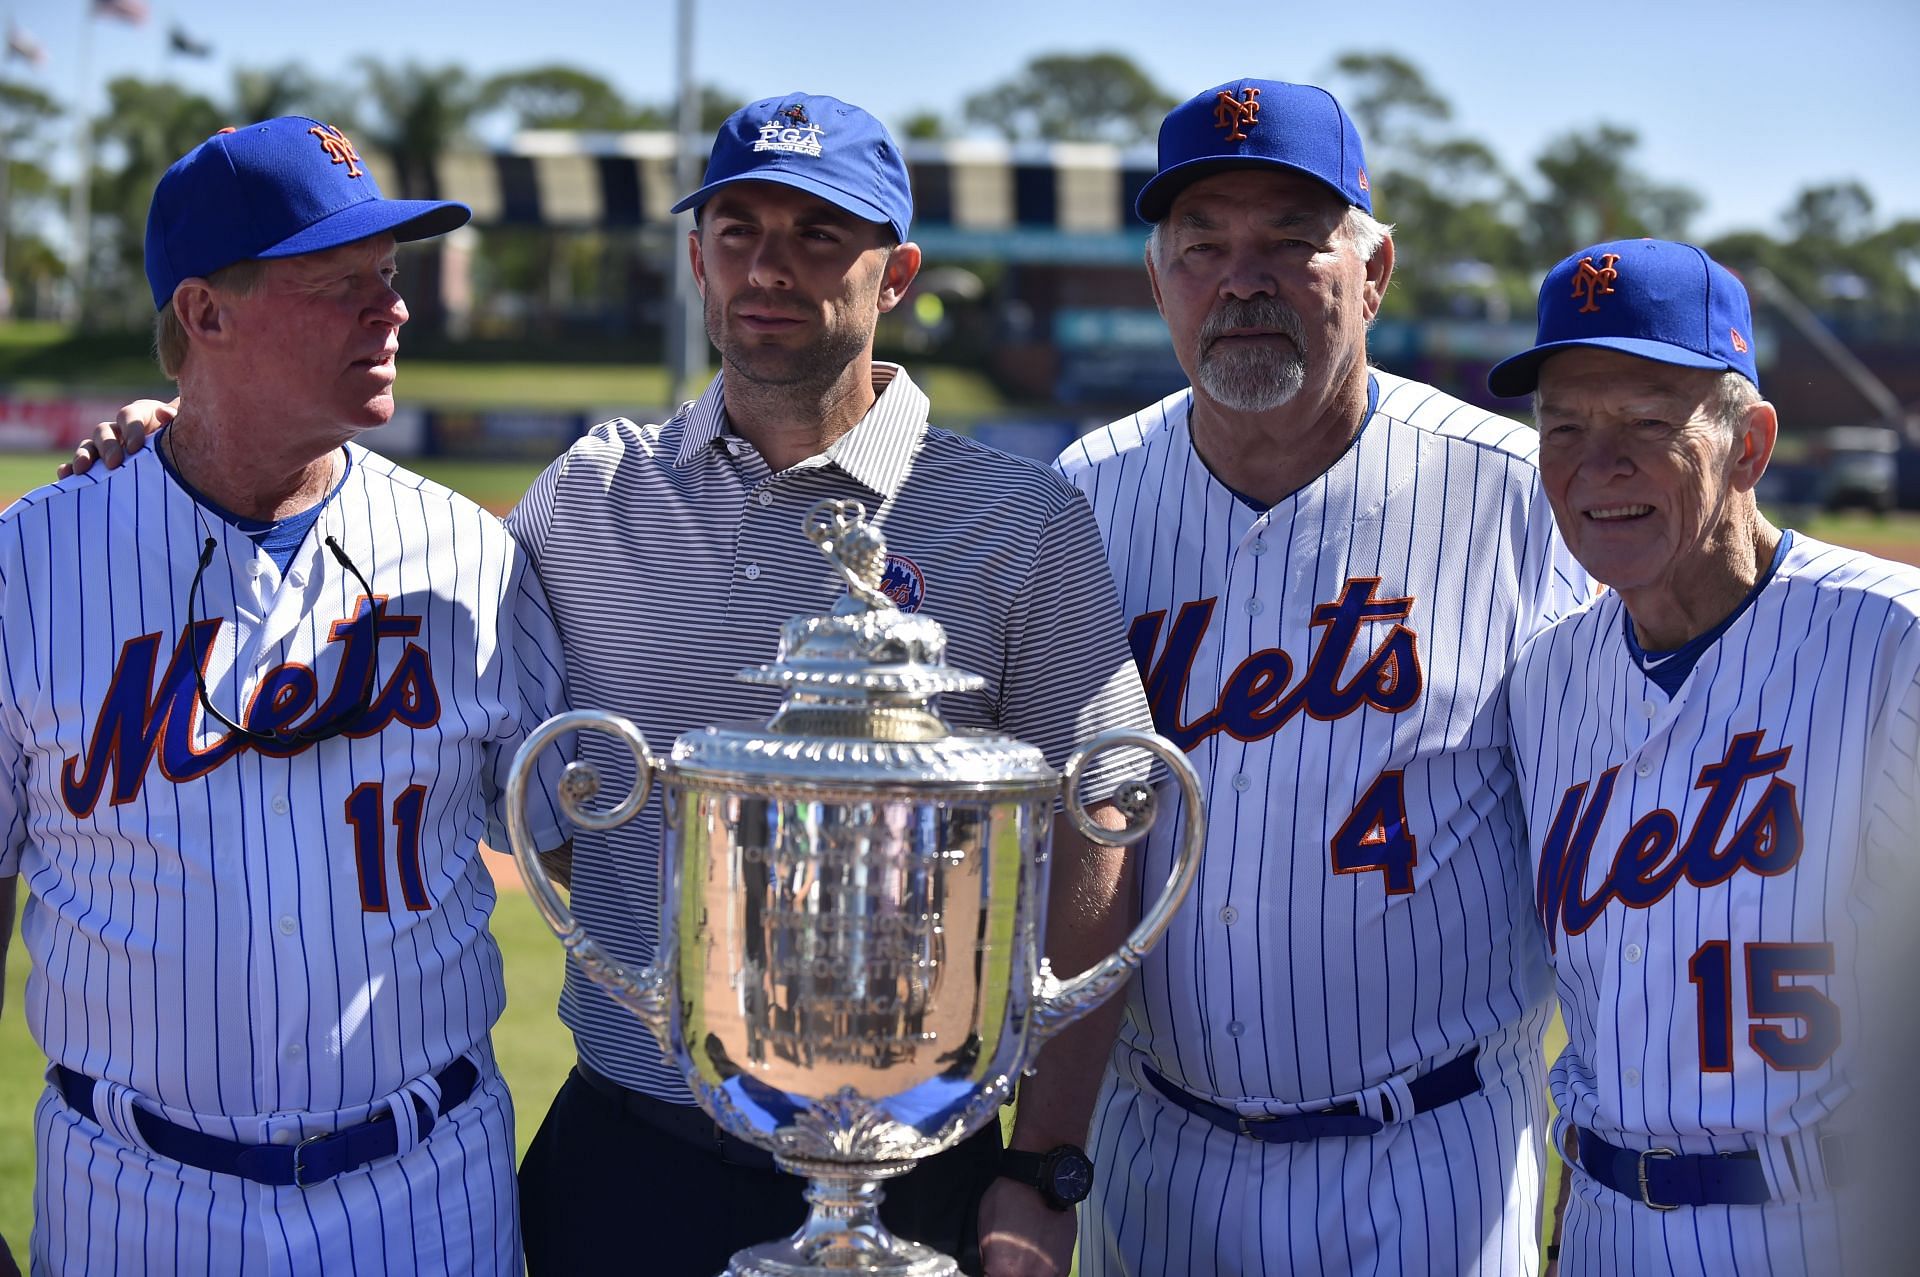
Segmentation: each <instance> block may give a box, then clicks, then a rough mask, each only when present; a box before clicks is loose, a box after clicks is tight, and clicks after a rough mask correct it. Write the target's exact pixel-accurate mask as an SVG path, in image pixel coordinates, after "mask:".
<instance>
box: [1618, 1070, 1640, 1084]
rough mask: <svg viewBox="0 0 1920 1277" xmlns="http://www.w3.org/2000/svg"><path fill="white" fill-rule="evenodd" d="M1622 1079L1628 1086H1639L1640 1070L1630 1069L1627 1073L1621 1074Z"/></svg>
mask: <svg viewBox="0 0 1920 1277" xmlns="http://www.w3.org/2000/svg"><path fill="white" fill-rule="evenodd" d="M1620 1080H1621V1081H1622V1082H1625V1083H1626V1084H1627V1085H1628V1086H1638V1085H1640V1070H1639V1069H1628V1070H1627V1071H1626V1072H1625V1073H1622V1074H1621V1075H1620Z"/></svg>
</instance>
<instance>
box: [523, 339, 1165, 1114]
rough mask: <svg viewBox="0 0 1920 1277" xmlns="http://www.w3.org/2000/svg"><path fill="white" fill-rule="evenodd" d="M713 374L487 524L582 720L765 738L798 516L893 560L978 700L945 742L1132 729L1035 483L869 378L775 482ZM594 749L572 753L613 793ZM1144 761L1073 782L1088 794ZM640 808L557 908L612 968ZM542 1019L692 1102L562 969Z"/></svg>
mask: <svg viewBox="0 0 1920 1277" xmlns="http://www.w3.org/2000/svg"><path fill="white" fill-rule="evenodd" d="M723 381H724V378H723V377H716V378H715V379H714V381H713V384H712V385H710V386H708V387H707V391H706V393H705V394H704V395H702V396H701V397H700V398H699V399H698V400H696V401H694V402H693V403H690V404H688V405H686V406H685V407H683V408H682V409H681V410H680V412H679V414H678V415H676V416H675V417H674V418H673V420H671V421H669V422H667V423H666V424H665V425H635V424H634V423H633V422H630V421H626V420H615V421H610V422H607V423H606V424H604V425H600V426H596V427H595V428H594V429H593V430H592V432H591V433H589V434H588V435H587V436H586V437H585V438H583V439H581V440H580V441H579V442H578V443H576V444H575V445H574V446H573V447H572V448H571V449H569V450H568V451H567V452H566V453H565V454H564V455H563V456H561V457H560V458H559V460H557V461H555V462H554V463H553V465H552V466H550V467H549V468H548V469H547V471H546V473H545V474H543V475H541V477H540V478H539V479H538V480H537V481H536V482H535V483H534V485H533V487H532V488H531V489H529V490H528V492H527V495H526V496H525V498H523V499H522V500H521V502H520V505H519V507H518V508H517V509H516V510H515V511H514V512H513V515H512V516H511V517H510V518H509V520H508V525H509V526H510V527H511V528H512V530H513V533H514V535H515V536H516V537H518V538H519V540H520V542H521V544H522V545H523V546H524V547H525V548H526V550H527V552H528V553H529V555H530V556H531V557H532V560H533V562H534V564H535V566H536V568H537V569H538V571H539V574H540V579H541V582H542V584H543V585H544V586H545V587H546V591H547V597H548V599H549V601H550V603H551V605H552V608H553V618H554V621H555V623H556V624H557V625H558V626H559V629H560V634H561V639H562V643H563V646H564V648H565V651H566V665H567V687H568V693H569V696H570V699H571V701H572V703H573V704H574V705H575V706H576V707H580V708H592V709H603V710H608V711H611V712H613V713H616V714H620V715H623V716H625V717H627V718H629V719H632V720H633V722H634V723H635V724H637V725H638V726H639V728H640V730H641V731H643V732H644V733H646V736H647V740H648V742H649V744H650V745H651V746H652V747H653V749H654V750H655V751H657V752H659V753H663V754H664V753H665V752H666V751H667V750H668V749H669V748H670V747H671V746H672V744H673V741H674V739H675V738H676V737H678V736H679V735H681V734H682V733H683V732H687V731H692V730H695V729H698V728H702V727H706V726H708V725H710V724H714V723H724V722H730V721H741V720H753V721H764V720H765V719H766V718H768V717H769V716H770V715H772V713H773V712H774V710H775V709H776V708H778V704H779V691H778V689H775V688H767V687H752V686H748V685H747V684H744V683H738V682H735V681H734V674H735V673H736V672H737V671H738V670H739V669H741V667H743V666H747V665H755V664H759V663H761V662H763V661H767V660H771V659H772V658H773V656H774V654H775V651H776V649H777V647H778V645H779V637H780V627H781V625H782V623H783V622H785V621H786V620H787V618H788V617H790V616H793V615H796V614H800V613H813V612H824V611H826V610H828V609H829V608H830V607H832V605H833V603H834V601H835V600H836V599H837V598H838V597H839V596H840V595H841V593H842V592H843V587H842V585H841V583H840V581H839V578H838V577H837V576H836V575H835V574H834V572H833V570H832V568H831V566H830V565H829V564H828V563H827V561H826V559H825V558H824V557H823V556H822V555H821V553H820V551H819V550H818V549H816V548H815V547H814V545H813V543H812V542H810V541H809V540H807V538H806V537H805V536H804V535H803V534H802V532H801V524H802V520H803V519H804V517H805V516H806V513H807V511H808V510H810V509H811V508H812V507H813V505H814V503H815V502H817V501H820V500H821V499H823V498H827V497H836V498H849V497H851V498H855V499H857V500H859V501H862V502H864V503H865V505H866V507H867V511H868V517H869V518H870V519H876V518H877V521H878V523H879V525H880V527H881V529H882V531H883V533H884V535H885V537H886V542H887V549H888V551H889V553H890V555H891V556H892V558H893V559H894V562H893V564H892V566H891V570H890V572H889V577H888V582H887V588H888V589H889V591H890V592H891V593H893V594H894V595H895V597H896V599H897V600H898V601H899V602H900V603H901V604H902V606H903V607H906V608H908V609H909V610H923V611H925V612H926V613H927V614H928V615H930V616H933V617H935V618H937V619H938V620H939V621H940V622H941V623H942V624H943V625H944V626H945V627H946V630H947V635H948V642H949V645H948V654H947V656H948V660H949V661H951V662H952V663H953V664H954V665H956V666H958V667H960V668H962V669H965V670H969V671H971V672H973V673H975V674H979V675H981V676H983V677H984V678H985V679H986V686H985V687H983V688H982V689H981V690H979V691H977V692H969V693H963V694H953V695H949V696H947V697H945V698H944V700H943V703H942V704H943V710H944V712H945V714H946V716H947V718H948V720H949V721H950V722H952V723H953V724H954V725H955V726H956V727H967V728H989V729H993V730H997V731H1002V732H1005V733H1008V734H1009V735H1012V736H1015V737H1018V738H1019V739H1021V740H1024V741H1027V742H1029V743H1031V744H1033V745H1035V746H1037V747H1039V748H1040V749H1041V750H1043V751H1044V752H1045V753H1046V756H1047V759H1048V761H1049V762H1050V763H1052V764H1053V766H1055V767H1056V768H1057V767H1059V766H1061V765H1062V763H1063V762H1064V760H1065V758H1066V756H1067V755H1068V754H1069V753H1070V752H1071V751H1072V750H1073V748H1074V747H1075V746H1076V745H1078V744H1080V743H1081V742H1083V741H1085V740H1086V739H1087V738H1088V737H1090V736H1092V735H1093V734H1094V733H1096V732H1100V731H1105V730H1108V729H1110V728H1118V727H1130V728H1139V729H1142V730H1151V727H1152V718H1151V715H1150V714H1149V713H1148V711H1147V704H1146V697H1145V695H1144V693H1143V692H1142V690H1141V687H1140V681H1139V676H1138V674H1137V672H1136V671H1135V668H1134V665H1133V661H1132V658H1131V655H1130V653H1129V650H1128V648H1127V644H1126V638H1125V632H1124V630H1123V628H1122V624H1121V618H1120V606H1119V600H1118V598H1117V596H1116V594H1115V591H1114V587H1113V581H1112V578H1111V577H1110V576H1109V574H1108V571H1107V563H1106V557H1105V554H1104V552H1103V551H1102V549H1101V546H1100V534H1099V531H1098V530H1097V529H1096V528H1095V526H1094V521H1093V515H1092V513H1091V511H1090V510H1089V509H1088V507H1087V504H1086V502H1085V500H1084V499H1083V498H1082V497H1081V495H1080V493H1079V492H1078V491H1077V490H1076V489H1075V488H1073V486H1072V485H1070V484H1068V483H1067V482H1066V481H1065V480H1064V479H1062V478H1060V477H1059V476H1058V475H1056V474H1054V473H1053V472H1051V471H1050V470H1048V469H1046V468H1045V467H1043V466H1041V465H1038V464H1036V463H1034V462H1031V461H1026V460H1023V459H1021V458H1018V457H1012V456H1008V455H1006V454H1005V453H1001V452H996V451H995V450H993V449H991V448H988V447H986V446H984V445H982V444H979V443H976V442H974V441H973V440H971V439H967V438H964V437H963V436H960V435H956V434H953V433H952V432H950V431H946V430H941V429H939V428H937V427H934V426H930V425H928V424H927V407H928V404H927V397H926V395H925V394H923V393H922V392H921V391H920V389H919V387H917V386H915V385H914V384H913V381H912V379H911V378H910V377H908V376H907V374H906V373H905V372H904V371H902V370H901V369H899V368H897V367H895V366H893V365H889V364H875V365H874V371H873V384H874V390H875V391H876V392H877V393H878V396H879V398H878V399H877V400H876V402H875V403H874V405H873V407H872V409H871V410H870V411H869V412H868V413H867V415H866V416H865V417H864V418H863V419H862V420H861V421H860V423H859V424H858V425H856V426H855V427H854V428H853V429H852V430H851V431H849V432H848V433H847V434H845V435H844V436H842V437H841V438H840V439H839V440H837V441H836V442H835V443H834V444H833V445H832V446H831V447H829V448H828V449H827V450H826V451H825V452H824V453H821V454H820V455H818V456H815V457H811V458H809V459H808V460H806V461H803V462H801V463H800V464H799V465H796V466H794V467H792V468H791V469H789V470H785V471H782V472H780V473H778V474H776V473H774V472H773V471H772V470H771V469H769V468H768V466H767V463H766V462H765V461H763V460H762V459H761V458H760V455H759V453H758V452H756V451H755V449H754V448H753V447H752V446H751V445H750V444H748V443H747V441H746V440H744V439H741V438H740V437H739V436H737V435H735V434H733V433H732V431H731V430H730V429H729V428H728V424H727V416H726V400H725V386H724V384H723ZM624 752H625V751H624V748H623V747H622V746H620V745H619V744H618V743H617V742H614V741H613V740H612V739H611V738H609V737H605V736H603V735H601V734H599V733H590V734H586V735H584V736H583V738H582V739H581V741H580V743H579V756H580V757H582V758H584V759H587V760H589V761H592V762H593V763H595V764H596V765H597V766H599V767H600V768H602V770H603V772H604V773H606V774H608V775H609V778H610V781H611V778H613V777H619V778H621V779H622V780H624V779H625V778H628V777H630V776H631V774H632V767H631V763H630V762H627V763H625V764H624V765H623V759H622V758H621V757H620V756H621V755H623V754H624ZM1144 771H1145V768H1144V765H1136V764H1132V763H1130V762H1129V761H1128V760H1127V759H1125V758H1122V759H1119V760H1113V759H1112V758H1111V756H1109V766H1107V767H1106V768H1094V769H1090V772H1089V777H1088V789H1087V793H1088V795H1089V798H1093V797H1103V796H1105V795H1107V794H1108V793H1110V792H1111V790H1112V787H1113V786H1114V785H1115V784H1117V783H1118V781H1119V780H1120V779H1122V778H1124V777H1125V776H1127V775H1134V774H1144ZM660 834H661V831H660V804H659V802H658V800H654V801H651V802H649V803H648V804H647V807H646V809H645V811H644V812H643V813H642V814H641V815H640V817H639V818H638V819H636V820H634V821H632V822H631V823H629V824H628V825H626V826H625V827H623V828H621V829H617V830H614V831H613V832H611V833H604V834H599V833H590V832H587V831H584V830H582V831H580V832H579V833H578V835H577V836H576V838H575V840H574V854H573V910H574V912H575V913H576V914H577V915H578V916H579V918H580V921H581V922H582V923H584V924H585V925H586V927H587V929H588V931H589V932H591V933H592V934H593V935H594V936H595V937H596V938H598V939H599V941H600V942H601V943H602V944H604V945H605V946H606V947H607V948H608V949H609V950H611V951H612V952H613V953H614V954H615V955H617V956H618V957H620V958H621V959H622V960H624V961H626V962H629V963H634V964H638V963H641V962H644V961H647V960H648V959H650V958H651V957H652V956H653V950H654V942H655V918H656V916H657V914H656V911H657V909H658V905H659V895H660V879H659V856H660ZM560 1018H561V1019H562V1020H563V1021H565V1022H566V1024H567V1026H568V1027H569V1028H571V1029H572V1030H573V1033H574V1039H575V1042H576V1044H577V1046H578V1048H579V1052H580V1057H581V1059H583V1060H584V1061H586V1062H587V1063H588V1064H589V1065H591V1066H592V1067H594V1068H596V1069H598V1070H599V1071H600V1072H602V1073H604V1074H606V1075H607V1076H609V1077H612V1078H614V1079H616V1080H618V1081H619V1082H621V1083H623V1084H624V1085H626V1086H628V1087H631V1088H633V1089H635V1090H638V1091H644V1092H646V1093H648V1094H651V1095H655V1096H659V1097H660V1098H663V1099H671V1100H677V1101H679V1102H681V1103H687V1104H690V1103H692V1102H693V1101H692V1095H691V1094H690V1093H689V1092H688V1090H687V1089H686V1087H685V1085H684V1084H683V1083H682V1082H681V1080H680V1076H679V1074H678V1072H677V1071H676V1070H675V1069H674V1068H673V1067H672V1066H671V1065H670V1064H669V1063H668V1062H666V1061H664V1060H663V1059H662V1058H661V1055H660V1051H659V1048H658V1047H657V1046H656V1045H655V1044H654V1041H653V1038H652V1037H651V1035H649V1034H648V1033H647V1032H646V1031H645V1030H644V1029H643V1028H642V1027H641V1026H640V1023H639V1021H637V1020H635V1019H634V1018H633V1016H631V1015H630V1014H628V1013H627V1012H626V1011H624V1010H622V1009H621V1008H620V1006H619V1005H618V1004H617V1003H615V1002H614V1001H613V999H612V998H610V997H608V996H607V995H606V994H605V993H603V992H601V990H600V989H599V988H598V987H597V986H595V985H594V984H592V983H591V982H590V981H588V980H587V978H586V977H585V976H584V975H582V974H581V972H580V971H579V969H578V967H577V966H575V965H574V964H573V963H572V962H571V961H569V962H568V965H567V973H566V984H565V987H564V988H563V990H562V992H561V995H560Z"/></svg>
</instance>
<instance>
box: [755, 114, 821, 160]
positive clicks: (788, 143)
mask: <svg viewBox="0 0 1920 1277" xmlns="http://www.w3.org/2000/svg"><path fill="white" fill-rule="evenodd" d="M783 117H784V119H785V120H786V123H784V124H782V123H781V119H782V118H783ZM825 136H826V134H825V133H823V132H821V130H820V126H819V125H818V124H815V123H813V121H811V120H809V119H808V118H807V112H806V109H805V108H804V107H799V106H790V107H788V108H787V109H786V110H784V111H782V112H780V114H779V115H777V116H775V117H774V118H773V119H771V120H768V121H767V122H766V123H765V124H762V125H761V126H760V140H759V141H758V142H755V143H754V144H753V149H754V150H756V151H786V152H789V153H790V154H793V155H811V156H813V157H815V158H816V159H817V158H819V155H820V139H821V138H823V137H825Z"/></svg>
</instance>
